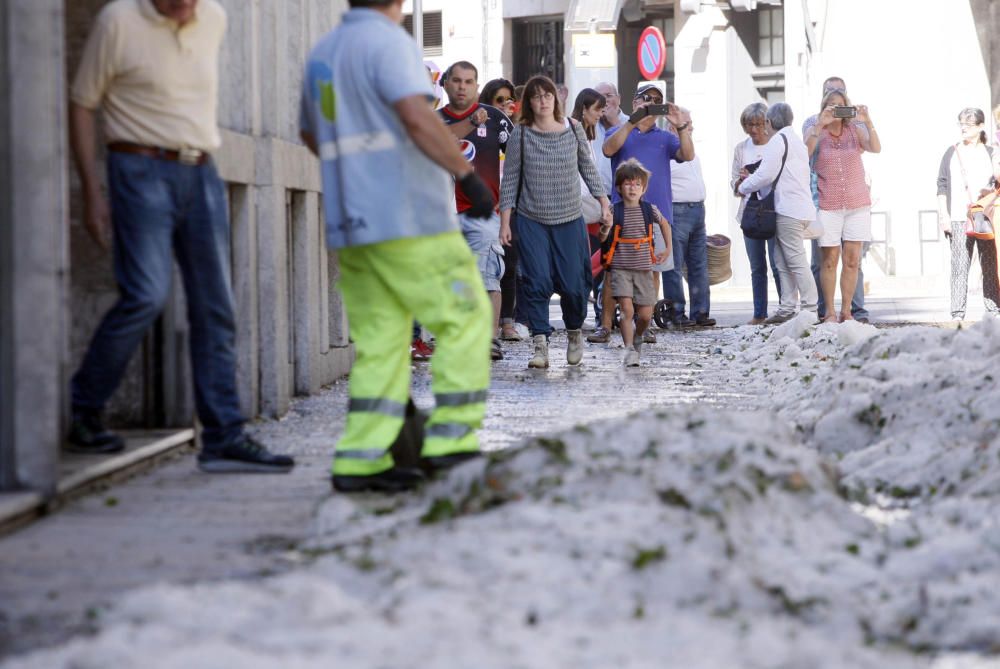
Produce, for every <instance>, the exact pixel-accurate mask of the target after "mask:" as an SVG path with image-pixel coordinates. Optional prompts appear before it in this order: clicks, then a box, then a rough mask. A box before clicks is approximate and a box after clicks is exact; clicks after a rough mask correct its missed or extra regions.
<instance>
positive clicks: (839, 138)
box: [805, 89, 882, 323]
mask: <svg viewBox="0 0 1000 669" xmlns="http://www.w3.org/2000/svg"><path fill="white" fill-rule="evenodd" d="M820 110H821V111H820V114H819V118H818V119H817V121H816V125H815V126H813V127H812V128H811V129H810V130H809V133H808V134H807V135H806V137H805V141H806V147H807V148H808V150H809V155H810V156H812V155H813V154H815V153H816V152H817V151H818V152H819V154H818V155H817V157H816V160H815V161H814V164H813V169H814V170H815V172H816V178H817V185H818V188H819V222H820V223H821V224H822V226H823V234H822V236H821V237H820V240H819V245H820V250H821V253H822V265H821V267H820V285H821V289H822V291H823V300H824V303H825V304H826V307H827V308H826V314H825V315H824V317H823V321H824V322H826V323H837V322H838V317H837V314H836V312H835V311H834V301H833V300H834V295H835V293H836V283H837V263H838V261H839V262H840V263H841V272H840V299H841V307H840V317H839V321H840V322H843V321H848V320H853V319H854V316H853V315H852V314H851V298H852V296H853V295H854V289H855V287H856V286H857V282H858V269H859V268H860V266H861V252H862V246H863V245H864V243H865V242H870V241H871V238H872V216H871V205H872V200H871V193H870V192H869V189H868V184H867V183H866V181H865V167H864V164H863V163H862V162H861V154H862V153H863V152H865V151H869V152H871V153H879V152H880V151H881V150H882V144H881V142H880V141H879V137H878V133H877V132H876V131H875V125H874V124H873V123H872V120H871V116H870V115H869V113H868V107H866V106H864V105H860V106H857V107H855V106H852V105H851V103H850V100H848V99H847V94H846V93H845V92H844V91H842V90H839V89H834V90H831V91H830V92H828V93H827V94H826V95H825V96H823V102H822V104H821V105H820ZM855 118H857V119H858V121H860V122H861V123H863V124H864V127H865V130H866V131H867V132H866V133H862V132H859V130H858V128H857V126H856V125H855V122H854V119H855ZM841 251H843V253H842V252H841Z"/></svg>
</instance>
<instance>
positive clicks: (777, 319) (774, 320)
mask: <svg viewBox="0 0 1000 669" xmlns="http://www.w3.org/2000/svg"><path fill="white" fill-rule="evenodd" d="M793 318H795V314H794V313H792V312H787V313H782V312H780V311H779V312H778V313H776V314H775V315H773V316H771V317H770V318H768V319H766V320H765V321H764V325H778V324H779V323H785V322H786V321H790V320H792V319H793Z"/></svg>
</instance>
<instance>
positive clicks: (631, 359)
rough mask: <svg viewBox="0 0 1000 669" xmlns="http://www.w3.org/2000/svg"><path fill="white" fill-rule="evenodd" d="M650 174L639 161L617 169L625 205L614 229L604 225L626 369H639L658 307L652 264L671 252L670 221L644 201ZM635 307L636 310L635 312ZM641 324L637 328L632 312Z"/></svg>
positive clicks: (605, 259)
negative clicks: (658, 249)
mask: <svg viewBox="0 0 1000 669" xmlns="http://www.w3.org/2000/svg"><path fill="white" fill-rule="evenodd" d="M649 177H650V173H649V170H647V169H646V168H645V167H643V165H642V163H640V162H639V161H638V160H636V159H635V158H630V159H629V160H626V161H625V162H623V163H622V164H621V165H619V166H618V169H617V170H616V171H615V188H616V189H617V190H618V193H619V194H620V195H621V196H622V201H621V202H619V203H617V204H615V206H614V207H613V210H614V212H613V213H614V219H613V223H612V224H611V225H603V226H601V261H602V263H603V264H604V268H605V269H606V270H608V271H609V274H610V277H609V278H608V279H606V280H605V281H607V283H606V285H608V286H610V287H611V291H612V292H611V294H612V295H613V296H614V298H615V299H616V300H617V301H618V306H619V308H620V309H621V319H620V325H619V327H620V328H621V331H622V340H623V341H624V343H625V359H624V361H623V362H624V364H625V366H626V367H638V366H639V355H640V353H641V352H642V333H643V332H645V331H646V328H647V327H649V321H650V319H651V318H652V317H653V305H654V304H656V287H655V284H654V283H653V269H652V268H653V265H654V264H659V263H661V262H663V261H664V260H666V258H667V257H669V256H670V254H671V253H672V252H673V250H672V248H671V244H670V239H671V237H670V223H668V222H667V219H666V218H664V217H663V216H662V215H661V214H660V211H659V210H658V209H657V208H656V206H655V205H653V204H650V203H649V202H646V201H645V200H644V199H642V196H643V194H644V193H645V192H646V188H647V186H648V185H649ZM654 224H658V225H659V226H660V231H661V232H662V233H663V239H665V240H666V241H667V247H666V249H664V251H663V253H662V254H660V255H656V254H655V253H654V251H653V225H654ZM633 305H635V308H634V309H633ZM636 312H637V313H638V322H637V323H635V324H633V322H632V317H633V314H635V313H636Z"/></svg>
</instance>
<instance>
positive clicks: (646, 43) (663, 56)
mask: <svg viewBox="0 0 1000 669" xmlns="http://www.w3.org/2000/svg"><path fill="white" fill-rule="evenodd" d="M637 57H638V60H639V73H640V74H641V75H642V76H643V78H644V79H646V80H651V79H656V78H658V77H659V76H660V74H661V73H662V72H663V68H664V67H666V66H667V41H666V40H665V39H663V33H662V32H660V29H659V28H657V27H656V26H649V27H648V28H646V29H645V30H643V31H642V35H641V36H640V37H639V50H638V54H637Z"/></svg>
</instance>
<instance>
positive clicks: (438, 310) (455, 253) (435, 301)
mask: <svg viewBox="0 0 1000 669" xmlns="http://www.w3.org/2000/svg"><path fill="white" fill-rule="evenodd" d="M339 258H340V280H339V282H338V288H339V289H340V291H341V293H342V294H343V297H344V306H345V307H346V310H347V318H348V324H349V326H350V331H351V338H352V339H353V340H354V347H355V351H356V354H357V357H356V359H355V361H354V366H353V368H352V369H351V378H350V398H351V399H350V405H349V407H348V414H347V426H346V428H345V429H344V435H343V436H342V437H341V438H340V441H339V442H338V443H337V450H336V454H335V456H334V460H333V473H334V474H337V475H346V476H370V475H372V474H377V473H379V472H382V471H385V470H387V469H390V468H391V467H392V466H393V460H392V455H391V454H390V453H389V447H390V446H391V445H392V442H393V441H395V439H396V437H397V435H398V434H399V431H400V429H401V428H402V426H403V418H404V414H405V411H406V402H407V399H408V398H409V396H410V338H411V336H412V332H413V320H414V319H416V320H418V321H420V323H421V324H422V325H424V326H425V327H427V328H428V329H429V330H430V331H431V332H433V333H434V335H435V337H436V340H437V344H436V347H435V350H434V357H433V358H432V362H431V374H432V377H433V389H434V399H435V408H434V412H433V413H432V414H431V416H430V419H429V420H428V422H427V426H426V437H425V440H424V446H423V450H422V452H421V454H422V455H423V456H425V457H430V456H439V455H450V454H453V453H460V452H466V451H476V450H478V449H479V441H478V439H477V437H476V433H475V430H476V428H478V427H480V425H482V421H483V416H484V414H485V413H486V390H487V388H488V387H489V382H490V342H491V339H492V337H493V333H492V332H491V329H492V322H493V320H492V311H491V310H492V307H491V305H490V302H489V300H488V298H487V295H486V290H485V289H484V287H483V283H482V279H481V278H480V276H479V270H478V268H477V266H476V260H475V257H474V256H473V255H472V252H471V251H470V250H469V246H468V244H466V242H465V239H464V238H463V237H462V234H461V233H459V232H454V233H446V234H442V235H434V236H431V237H415V238H408V239H397V240H392V241H388V242H381V243H378V244H369V245H365V246H354V247H348V248H343V249H340V251H339Z"/></svg>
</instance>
